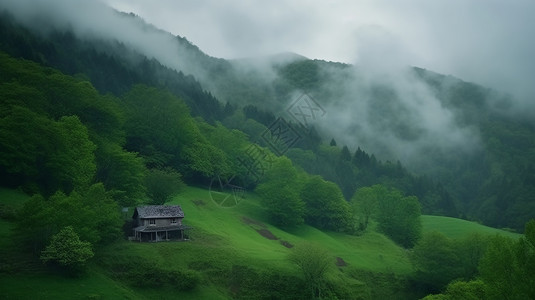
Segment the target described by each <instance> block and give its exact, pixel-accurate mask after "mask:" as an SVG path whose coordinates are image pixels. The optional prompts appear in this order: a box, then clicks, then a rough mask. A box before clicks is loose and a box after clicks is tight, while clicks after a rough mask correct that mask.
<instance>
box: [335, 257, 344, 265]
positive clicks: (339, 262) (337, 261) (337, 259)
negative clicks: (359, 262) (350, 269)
mask: <svg viewBox="0 0 535 300" xmlns="http://www.w3.org/2000/svg"><path fill="white" fill-rule="evenodd" d="M335 264H336V266H338V267H345V266H347V263H346V262H345V260H343V259H342V258H341V257H336V263H335Z"/></svg>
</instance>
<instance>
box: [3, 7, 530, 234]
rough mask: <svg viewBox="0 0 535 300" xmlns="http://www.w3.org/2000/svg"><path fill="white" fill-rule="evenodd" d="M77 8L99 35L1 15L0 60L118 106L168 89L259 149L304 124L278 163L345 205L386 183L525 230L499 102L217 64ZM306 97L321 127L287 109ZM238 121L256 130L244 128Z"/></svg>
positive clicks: (304, 68) (441, 89)
mask: <svg viewBox="0 0 535 300" xmlns="http://www.w3.org/2000/svg"><path fill="white" fill-rule="evenodd" d="M87 5H88V12H92V13H99V14H100V15H101V16H102V18H101V20H102V22H101V23H102V25H95V22H92V21H91V20H85V19H84V20H79V21H76V18H75V16H74V15H69V14H66V13H63V14H62V13H59V12H53V11H51V9H43V10H42V11H41V12H40V13H42V15H43V16H47V14H49V15H48V17H40V18H29V17H28V16H31V14H30V13H28V12H22V11H20V10H17V9H14V8H13V7H11V9H10V12H7V10H4V11H3V12H2V18H1V21H0V35H1V49H0V50H2V51H5V52H6V53H8V54H9V55H11V56H14V57H22V58H25V59H29V60H32V61H35V62H38V63H40V64H43V65H46V66H50V67H54V68H57V69H59V70H61V71H62V72H64V73H66V74H70V75H73V76H77V77H79V78H87V79H89V80H90V81H91V83H92V84H93V85H94V86H95V88H96V89H97V90H98V91H99V92H100V93H111V94H113V95H115V96H118V97H120V96H122V95H124V94H125V93H127V92H128V91H129V90H130V89H131V88H132V86H134V85H135V84H140V83H141V84H146V85H149V86H156V87H161V88H165V89H167V90H169V91H170V92H172V93H173V94H174V95H176V96H178V97H180V98H182V99H183V100H184V101H185V103H186V104H187V105H188V106H189V108H190V109H191V112H192V114H193V115H194V116H200V117H202V118H203V119H204V120H206V121H207V122H209V123H210V124H215V123H216V122H221V123H222V124H224V125H225V126H227V127H229V128H235V129H241V130H243V131H244V132H245V133H247V134H248V135H249V138H250V140H252V141H255V142H258V143H263V141H262V140H261V138H260V136H261V133H262V130H264V129H265V128H267V127H269V126H270V124H271V123H272V122H273V121H274V120H276V118H277V117H283V118H285V119H287V120H288V121H289V122H290V123H293V124H295V125H296V126H300V125H301V126H302V125H303V124H302V122H301V121H305V122H307V121H308V122H310V124H308V123H307V124H306V126H305V127H306V128H305V129H306V134H304V135H303V136H304V139H303V140H300V141H299V142H298V143H297V144H296V146H297V148H295V149H293V150H292V149H291V151H288V152H287V156H289V157H290V158H292V160H293V161H294V163H296V164H297V165H300V166H301V167H302V168H304V169H305V170H307V171H308V172H309V173H315V174H321V175H322V176H323V177H325V178H327V179H329V180H332V181H334V182H336V183H337V184H338V185H339V186H340V187H341V188H342V190H343V191H344V195H345V196H346V199H349V198H351V196H352V194H353V193H354V191H355V190H356V189H357V188H359V187H363V186H368V185H370V184H374V183H386V182H388V184H390V185H392V186H395V187H396V188H400V189H401V190H403V191H404V192H405V193H407V194H416V195H418V196H419V198H420V200H421V202H422V203H423V206H424V210H426V212H427V213H434V214H447V215H453V216H462V217H464V218H468V219H472V220H478V221H481V222H483V223H485V224H488V225H492V226H497V227H511V228H515V229H518V230H521V229H522V228H523V224H524V223H525V222H526V221H527V220H528V219H529V218H530V216H532V215H533V214H534V212H535V198H534V197H535V196H534V195H535V193H534V191H535V187H534V183H535V180H533V173H534V172H533V170H535V154H534V153H535V152H534V149H535V138H534V137H535V128H534V124H533V122H532V120H525V119H521V118H518V117H517V116H516V115H514V114H513V113H512V112H510V111H511V110H510V108H511V107H512V106H514V99H511V98H510V97H509V96H507V95H503V94H500V93H499V92H497V91H494V90H492V89H490V88H486V87H482V86H479V85H476V84H472V83H468V82H464V81H462V80H460V79H457V78H454V77H451V76H445V75H441V74H436V73H434V72H432V71H428V70H425V69H421V68H405V69H392V70H387V72H385V71H384V70H375V69H373V68H369V67H368V66H358V65H357V66H352V65H347V64H341V63H335V62H326V61H320V60H311V59H308V58H305V57H302V56H300V55H298V54H291V53H284V54H279V55H274V56H271V57H264V58H248V59H240V60H224V59H220V58H215V57H211V56H208V55H206V54H205V53H203V52H202V51H201V50H200V49H199V48H198V47H196V46H195V45H193V44H192V43H190V42H189V41H188V40H187V39H186V38H183V37H179V36H174V35H172V34H170V33H167V32H164V31H161V30H159V29H157V28H155V27H154V26H152V25H150V24H147V23H145V22H144V21H143V20H142V19H140V18H139V17H137V16H135V15H132V14H123V13H118V12H115V11H113V10H111V9H109V8H106V7H103V6H101V5H100V4H87ZM99 5H100V6H99ZM33 13H36V12H33ZM65 24H68V25H65ZM125 28H127V29H125ZM121 30H125V31H124V32H122V33H121ZM125 32H126V33H125ZM305 94H306V95H308V96H309V97H310V98H311V99H313V101H314V102H315V103H316V105H317V106H318V107H316V108H317V109H320V108H321V110H323V111H324V114H322V116H321V117H317V118H316V117H315V118H310V117H308V118H304V119H298V118H297V119H296V118H295V114H292V113H291V111H290V108H291V107H293V106H292V105H294V104H295V103H296V101H299V99H301V98H300V97H302V96H303V95H305ZM294 107H295V106H294ZM309 108H310V107H309ZM247 119H249V120H254V121H255V125H254V126H249V125H243V124H244V123H243V122H245V121H246V120H247ZM242 123H243V124H242ZM331 139H333V140H336V142H337V144H338V145H339V147H340V148H342V146H344V145H346V146H347V149H348V150H349V151H350V152H351V156H353V157H354V156H357V153H360V154H362V153H364V156H363V157H368V158H370V159H371V158H372V157H373V160H376V161H378V162H379V163H380V165H381V166H383V165H384V167H381V168H382V169H381V168H378V167H373V168H368V167H366V166H365V165H358V164H355V166H356V169H354V170H350V169H352V168H354V167H350V166H349V164H347V163H339V164H338V162H337V163H334V164H333V163H332V162H334V161H337V158H335V157H336V156H337V155H339V154H336V153H335V152H333V153H329V151H330V150H329V151H328V150H326V149H323V150H322V149H320V147H319V145H320V144H321V143H322V141H323V142H324V143H326V142H327V141H329V140H331ZM130 145H131V144H130ZM129 150H132V151H141V150H140V149H139V148H136V147H134V146H132V147H131V148H130V149H129ZM143 151H145V150H143ZM306 151H313V152H314V155H313V159H314V161H315V163H314V166H312V165H311V163H310V162H308V163H307V159H302V158H303V157H306V155H308V154H306ZM322 151H323V152H322ZM338 151H341V150H340V149H339V150H338ZM359 151H360V152H359ZM322 153H323V154H322ZM353 153H354V154H353ZM311 157H312V156H311ZM309 158H310V157H309ZM320 160H323V162H318V161H320ZM329 160H332V161H329ZM351 160H352V161H353V162H354V161H355V159H354V158H351ZM337 164H338V165H337ZM342 165H344V166H346V165H347V166H346V167H341V166H342ZM379 169H380V170H379ZM342 170H345V171H342ZM396 170H398V171H396ZM396 172H397V173H396ZM395 174H401V175H395ZM359 176H360V177H359ZM367 178H368V179H367ZM369 178H371V179H369ZM422 186H424V187H422Z"/></svg>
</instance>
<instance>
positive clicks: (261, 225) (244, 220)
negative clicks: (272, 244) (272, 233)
mask: <svg viewBox="0 0 535 300" xmlns="http://www.w3.org/2000/svg"><path fill="white" fill-rule="evenodd" d="M241 220H242V221H243V223H245V224H247V225H256V226H259V227H260V228H266V224H264V223H262V222H260V221H257V220H253V219H251V218H248V217H246V216H243V217H241Z"/></svg>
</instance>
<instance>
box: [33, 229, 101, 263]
mask: <svg viewBox="0 0 535 300" xmlns="http://www.w3.org/2000/svg"><path fill="white" fill-rule="evenodd" d="M93 255H94V254H93V250H92V249H91V243H89V242H84V241H81V240H80V238H79V236H78V235H77V234H76V232H75V231H74V229H73V228H72V227H71V226H67V227H64V228H63V229H61V230H60V231H59V232H58V233H57V234H55V235H54V236H52V240H51V241H50V244H49V245H48V246H47V247H46V249H45V250H43V251H42V252H41V260H42V261H43V262H44V263H48V262H55V263H57V264H58V265H60V266H61V267H65V268H68V269H80V268H81V267H83V266H84V264H85V262H86V261H87V260H88V259H90V258H91V257H93Z"/></svg>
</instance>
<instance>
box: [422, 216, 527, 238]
mask: <svg viewBox="0 0 535 300" xmlns="http://www.w3.org/2000/svg"><path fill="white" fill-rule="evenodd" d="M422 225H423V231H424V232H431V231H438V232H440V233H442V234H444V235H445V236H447V237H449V238H454V239H456V238H463V237H466V236H467V235H470V234H472V233H480V234H486V235H496V234H499V235H503V236H507V237H510V238H513V239H517V238H519V237H521V236H522V235H521V234H518V233H513V232H509V231H505V230H501V229H496V228H492V227H488V226H485V225H481V224H478V223H475V222H470V221H466V220H461V219H456V218H451V217H442V216H422Z"/></svg>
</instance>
